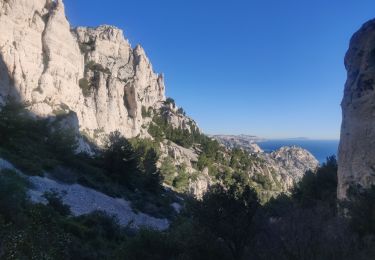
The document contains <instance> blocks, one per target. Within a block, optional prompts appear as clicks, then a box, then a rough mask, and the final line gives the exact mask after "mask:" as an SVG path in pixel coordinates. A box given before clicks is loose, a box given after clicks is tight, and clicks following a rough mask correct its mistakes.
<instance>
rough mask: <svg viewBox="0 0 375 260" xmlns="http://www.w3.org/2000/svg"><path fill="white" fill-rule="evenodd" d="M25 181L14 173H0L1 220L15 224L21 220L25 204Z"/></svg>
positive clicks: (8, 171)
mask: <svg viewBox="0 0 375 260" xmlns="http://www.w3.org/2000/svg"><path fill="white" fill-rule="evenodd" d="M26 188H27V181H26V180H25V179H24V178H22V177H21V176H19V175H18V174H17V173H16V172H14V171H10V170H2V171H0V213H1V215H2V220H4V221H5V222H9V221H12V220H15V221H17V222H19V221H20V219H22V214H18V213H19V212H22V209H23V208H24V207H25V204H26Z"/></svg>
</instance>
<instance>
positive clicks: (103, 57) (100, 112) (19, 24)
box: [0, 0, 165, 137]
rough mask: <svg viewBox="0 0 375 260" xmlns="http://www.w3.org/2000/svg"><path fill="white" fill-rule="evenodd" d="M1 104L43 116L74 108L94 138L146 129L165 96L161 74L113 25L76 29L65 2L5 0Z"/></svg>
mask: <svg viewBox="0 0 375 260" xmlns="http://www.w3.org/2000/svg"><path fill="white" fill-rule="evenodd" d="M0 30H1V32H2V33H1V35H0V104H4V103H6V102H7V101H8V100H9V99H15V100H18V101H22V102H27V103H28V104H29V109H30V110H31V111H32V112H33V113H35V114H36V115H37V116H41V117H53V116H55V115H56V114H57V113H59V112H61V111H63V110H64V111H66V110H68V111H73V112H74V113H75V114H76V116H77V118H78V122H79V129H80V131H81V132H83V131H84V132H85V133H86V134H88V135H89V136H90V137H94V136H95V134H97V133H98V132H103V133H106V134H108V133H110V132H113V131H115V130H118V131H120V132H121V133H122V134H123V135H124V136H126V137H134V136H137V135H138V134H142V128H141V126H142V124H143V119H142V115H141V109H142V107H146V108H149V107H153V108H158V107H160V104H161V103H162V102H163V101H164V100H165V87H164V80H163V76H162V75H158V74H156V73H154V72H153V68H152V65H151V63H150V61H149V60H148V58H147V56H146V54H145V51H144V50H143V49H142V47H140V46H137V47H135V48H134V49H133V48H132V47H131V45H130V44H129V42H128V41H127V40H126V39H125V38H124V36H123V32H122V31H121V30H120V29H118V28H115V27H113V26H100V27H98V28H85V27H78V28H76V29H74V30H71V28H70V24H69V22H68V21H67V19H66V16H65V11H64V5H63V2H62V0H57V1H52V0H17V1H16V0H0Z"/></svg>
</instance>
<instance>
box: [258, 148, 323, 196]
mask: <svg viewBox="0 0 375 260" xmlns="http://www.w3.org/2000/svg"><path fill="white" fill-rule="evenodd" d="M263 158H266V159H265V160H266V161H267V162H268V163H269V164H270V165H271V167H272V168H273V170H274V172H277V173H278V174H277V176H278V177H277V178H278V180H277V181H278V182H279V183H281V185H282V186H283V189H284V190H290V189H291V188H292V187H293V185H294V184H296V183H298V181H300V180H301V179H302V177H303V176H304V175H305V173H306V172H307V171H312V172H315V170H316V169H317V168H318V166H319V161H318V160H317V159H316V158H315V157H314V156H313V155H312V154H311V153H310V152H309V151H307V150H305V149H303V148H301V147H297V146H291V147H287V146H286V147H281V148H280V149H279V150H276V151H274V152H272V153H270V154H264V157H263Z"/></svg>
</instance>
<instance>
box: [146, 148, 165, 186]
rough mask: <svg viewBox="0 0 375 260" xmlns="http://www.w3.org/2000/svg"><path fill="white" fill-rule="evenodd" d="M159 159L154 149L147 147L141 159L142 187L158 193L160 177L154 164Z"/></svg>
mask: <svg viewBox="0 0 375 260" xmlns="http://www.w3.org/2000/svg"><path fill="white" fill-rule="evenodd" d="M158 159H159V156H158V154H157V153H156V151H155V150H154V149H149V150H148V151H147V152H146V154H145V157H144V159H143V161H142V162H143V168H144V177H143V179H144V180H143V187H144V188H145V190H147V191H150V192H153V193H158V192H160V189H161V185H160V184H161V182H162V177H161V174H160V171H159V169H158V168H157V166H156V164H157V161H158Z"/></svg>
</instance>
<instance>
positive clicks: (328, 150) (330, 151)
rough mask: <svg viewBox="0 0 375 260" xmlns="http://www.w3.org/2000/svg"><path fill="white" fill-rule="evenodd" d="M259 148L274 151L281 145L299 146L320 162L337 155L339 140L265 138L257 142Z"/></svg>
mask: <svg viewBox="0 0 375 260" xmlns="http://www.w3.org/2000/svg"><path fill="white" fill-rule="evenodd" d="M257 144H258V145H259V146H260V148H262V149H263V151H265V152H272V151H275V150H277V149H279V148H281V147H283V146H293V145H295V146H299V147H302V148H304V149H306V150H308V151H309V152H310V153H312V154H313V155H314V156H315V158H316V159H317V160H318V161H319V162H320V163H324V162H325V161H326V159H327V157H328V156H331V155H335V156H337V150H338V147H339V140H299V139H297V140H296V139H283V140H265V141H260V142H257Z"/></svg>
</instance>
